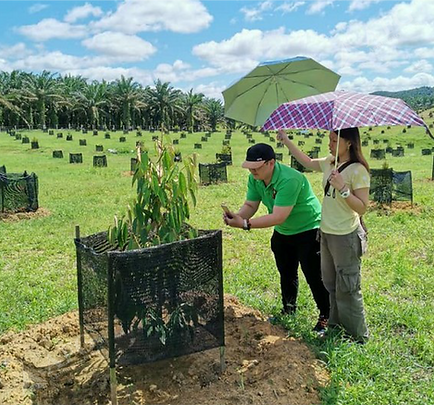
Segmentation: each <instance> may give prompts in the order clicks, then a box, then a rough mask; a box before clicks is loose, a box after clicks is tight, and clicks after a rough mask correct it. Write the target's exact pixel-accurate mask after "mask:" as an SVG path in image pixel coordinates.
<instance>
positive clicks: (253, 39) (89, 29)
mask: <svg viewBox="0 0 434 405" xmlns="http://www.w3.org/2000/svg"><path fill="white" fill-rule="evenodd" d="M433 21H434V1H432V0H408V1H400V0H397V1H385V0H347V1H342V0H341V1H338V0H310V1H297V0H295V1H242V0H237V1H226V0H209V1H200V0H118V1H88V2H78V1H50V0H49V1H16V0H15V1H0V24H1V28H2V35H1V37H0V70H3V71H8V72H9V71H11V70H14V69H18V70H23V71H26V72H35V73H37V72H40V71H42V70H44V69H45V70H49V71H51V72H53V73H55V72H57V73H59V74H62V75H64V74H72V75H81V76H82V77H85V78H87V79H88V80H89V81H91V80H99V81H100V80H102V79H105V80H107V81H112V80H115V79H117V78H119V77H120V76H121V75H124V76H126V77H130V76H131V77H133V78H134V79H135V80H136V81H137V82H139V83H141V84H142V85H152V84H153V83H154V81H155V80H156V79H161V80H162V81H168V82H170V83H171V85H172V86H173V87H175V88H179V89H182V90H184V91H187V90H189V89H191V88H193V89H194V91H196V92H202V93H204V94H205V95H207V96H209V97H215V98H222V96H221V91H222V90H224V89H225V88H226V87H227V86H229V85H230V84H231V83H232V82H233V81H234V80H236V79H237V78H239V77H241V76H243V75H244V74H245V73H247V72H249V71H250V70H252V69H253V68H254V67H255V66H256V65H257V64H258V63H259V62H261V61H264V60H275V59H288V58H292V57H295V56H307V57H311V58H313V59H315V60H317V61H318V62H320V63H322V64H323V65H325V66H327V67H328V68H330V69H332V70H334V71H335V72H337V73H339V74H340V75H341V76H342V77H341V80H340V83H339V85H338V88H340V89H345V90H351V91H359V92H363V93H368V92H373V91H376V90H388V91H396V90H405V89H410V88H415V87H420V86H434V73H433V63H434V23H433Z"/></svg>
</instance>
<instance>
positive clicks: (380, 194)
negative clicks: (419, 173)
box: [369, 169, 413, 204]
mask: <svg viewBox="0 0 434 405" xmlns="http://www.w3.org/2000/svg"><path fill="white" fill-rule="evenodd" d="M370 172H371V173H370V174H371V187H370V189H369V197H370V198H371V199H372V200H374V201H376V202H379V203H382V204H391V203H392V201H411V202H413V183H412V177H411V171H405V172H395V171H394V170H393V169H371V171H370Z"/></svg>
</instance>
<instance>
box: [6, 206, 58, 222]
mask: <svg viewBox="0 0 434 405" xmlns="http://www.w3.org/2000/svg"><path fill="white" fill-rule="evenodd" d="M50 214H51V212H50V211H49V210H47V209H46V208H38V209H37V210H36V211H35V212H0V221H3V222H17V221H22V220H27V219H36V218H43V217H47V216H48V215H50Z"/></svg>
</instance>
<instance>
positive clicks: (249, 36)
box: [193, 28, 337, 72]
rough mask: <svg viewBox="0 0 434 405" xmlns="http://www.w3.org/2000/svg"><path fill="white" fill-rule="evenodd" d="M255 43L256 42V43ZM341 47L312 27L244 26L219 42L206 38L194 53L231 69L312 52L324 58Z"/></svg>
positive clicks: (227, 69)
mask: <svg viewBox="0 0 434 405" xmlns="http://www.w3.org/2000/svg"><path fill="white" fill-rule="evenodd" d="M252 44H255V46H252ZM335 51H337V48H336V46H335V45H334V44H333V41H331V40H330V38H327V37H326V36H325V35H322V34H318V33H316V32H315V31H312V30H299V31H293V32H290V33H289V34H287V33H285V29H284V28H279V29H277V30H273V31H264V32H263V31H260V30H246V29H244V30H242V31H241V32H239V33H237V34H235V35H234V36H233V37H231V38H229V39H228V40H225V41H221V42H219V43H217V42H215V41H210V42H206V43H203V44H200V45H197V46H195V47H194V48H193V54H194V55H196V56H198V57H200V58H202V59H204V60H206V61H207V62H209V63H210V64H211V65H213V66H217V67H221V68H224V69H225V70H226V71H227V72H240V71H246V70H248V69H252V68H253V67H254V66H256V64H257V63H258V62H259V61H263V60H273V59H281V58H290V57H295V56H308V57H314V58H319V59H322V58H323V57H324V56H326V55H331V54H333V53H334V52H335Z"/></svg>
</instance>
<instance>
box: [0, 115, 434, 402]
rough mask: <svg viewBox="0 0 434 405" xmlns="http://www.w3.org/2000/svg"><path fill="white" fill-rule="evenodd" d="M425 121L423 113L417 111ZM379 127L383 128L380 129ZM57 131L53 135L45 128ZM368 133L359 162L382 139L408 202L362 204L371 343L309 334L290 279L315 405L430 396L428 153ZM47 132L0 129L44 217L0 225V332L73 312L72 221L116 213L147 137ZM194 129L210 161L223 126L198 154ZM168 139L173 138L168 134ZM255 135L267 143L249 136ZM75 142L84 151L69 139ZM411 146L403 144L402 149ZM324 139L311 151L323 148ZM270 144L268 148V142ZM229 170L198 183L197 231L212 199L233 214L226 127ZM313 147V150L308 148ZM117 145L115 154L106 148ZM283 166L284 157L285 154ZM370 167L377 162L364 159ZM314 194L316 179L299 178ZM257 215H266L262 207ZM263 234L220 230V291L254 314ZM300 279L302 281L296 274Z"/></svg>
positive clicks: (263, 267) (388, 133) (12, 167)
mask: <svg viewBox="0 0 434 405" xmlns="http://www.w3.org/2000/svg"><path fill="white" fill-rule="evenodd" d="M424 118H425V120H426V122H427V123H428V124H432V122H431V120H432V119H428V117H424ZM381 131H384V133H383V134H382V133H381ZM57 132H63V138H61V139H57V138H56V133H57ZM362 132H366V133H365V134H364V135H363V138H366V137H367V136H368V135H369V136H370V137H371V141H370V145H369V146H367V147H364V152H365V156H367V157H369V152H370V150H371V149H372V140H373V139H379V140H380V146H382V147H383V145H385V143H384V142H383V140H384V139H387V140H388V141H389V144H390V146H392V147H395V146H396V145H398V144H400V145H402V146H404V147H405V156H404V157H391V155H390V154H387V163H388V164H389V167H392V168H393V169H394V170H396V171H404V170H411V171H412V176H413V189H414V205H413V207H410V206H408V205H407V206H406V208H405V209H398V208H397V209H392V210H388V211H384V210H377V209H372V210H371V211H370V212H368V213H367V214H366V216H365V218H366V223H367V226H368V228H369V252H368V254H367V255H366V257H365V258H364V262H363V287H362V288H363V292H364V299H365V306H366V312H367V321H368V325H369V327H370V331H371V336H372V338H371V340H370V341H369V342H368V344H367V345H365V346H358V345H351V344H349V343H345V342H342V341H326V342H321V341H319V340H318V338H317V337H316V336H315V335H314V334H313V333H312V332H311V328H312V325H313V324H314V321H315V318H316V310H315V308H314V304H313V300H312V298H311V296H310V292H309V289H308V288H307V285H306V283H305V282H304V280H301V286H300V297H299V311H298V314H297V315H296V316H295V317H291V318H289V317H288V318H286V319H283V320H282V324H283V325H284V326H285V327H286V328H287V329H288V333H289V334H290V335H292V336H296V337H302V338H303V339H304V340H305V341H306V342H307V343H308V344H309V345H310V346H311V348H312V350H314V351H315V352H316V354H317V355H318V357H319V358H320V359H322V360H323V361H324V362H325V364H326V366H327V368H328V370H329V371H330V374H331V382H330V384H329V386H327V387H326V388H325V389H324V390H323V392H322V399H323V401H322V403H323V404H330V405H331V404H342V405H344V404H345V405H368V404H372V405H382V404H390V405H392V404H393V405H404V404H405V405H410V404H411V405H422V404H423V405H429V404H433V403H434V332H433V331H434V317H433V313H434V272H433V262H434V250H433V246H434V244H433V241H434V231H433V226H432V224H433V222H434V182H433V181H432V180H431V176H432V165H433V157H432V156H422V154H421V149H422V148H431V147H432V146H433V145H434V141H433V140H431V139H430V138H429V137H428V136H427V135H425V134H424V131H423V130H422V129H421V128H406V132H405V133H403V128H402V127H396V128H395V127H392V128H390V129H387V128H373V129H372V130H371V131H369V130H368V129H366V131H365V130H363V131H362ZM67 133H68V131H66V130H63V131H60V130H59V131H57V130H55V135H54V136H50V135H48V134H47V133H42V132H40V131H39V132H38V131H23V132H22V134H27V135H28V136H29V138H30V139H32V138H33V137H37V138H38V140H39V145H40V149H37V150H31V149H30V144H22V143H21V141H19V140H15V138H14V137H11V136H9V135H8V134H7V133H5V132H0V166H1V165H5V166H6V169H7V171H8V172H14V173H16V172H23V171H24V170H26V171H27V172H35V173H36V174H37V175H38V177H39V204H40V206H41V207H42V208H43V209H44V210H47V212H48V213H49V215H46V216H41V217H38V218H34V219H28V220H20V221H0V334H1V333H3V332H5V331H7V330H10V329H22V328H24V327H25V326H26V325H28V324H31V323H38V322H41V321H43V320H45V319H47V318H49V317H52V316H55V315H57V314H61V313H63V312H66V311H69V310H72V309H75V308H76V307H77V299H76V278H75V272H76V270H75V248H74V243H73V237H74V227H75V226H76V225H79V226H80V229H81V234H82V235H89V234H92V233H96V232H99V231H103V230H106V229H107V228H108V226H109V225H111V223H112V220H113V216H114V215H115V214H122V213H123V212H124V211H125V207H126V204H127V202H128V201H129V199H130V198H131V197H132V196H133V192H134V190H133V189H132V187H131V176H130V175H129V169H130V159H131V157H134V153H132V152H131V151H132V150H133V149H134V146H135V142H136V140H143V141H144V143H145V145H147V146H149V148H150V149H151V148H152V147H153V146H152V141H151V134H150V133H149V132H144V133H143V136H142V137H141V138H138V137H136V132H135V131H134V132H130V133H129V134H127V135H125V136H126V138H127V142H125V143H121V142H119V137H120V136H123V134H122V132H119V131H118V132H112V133H111V139H104V132H101V131H100V132H99V134H98V136H93V135H92V131H89V133H88V134H86V135H83V134H81V133H78V132H75V131H70V133H71V134H72V135H73V140H72V141H66V139H65V138H66V134H67ZM203 135H204V134H203V133H195V134H188V135H187V139H180V142H179V143H180V145H179V149H180V150H181V151H182V153H183V154H186V153H191V152H197V153H198V160H199V162H202V163H211V162H214V161H215V153H216V152H220V150H221V147H222V140H223V139H224V131H222V132H216V133H213V134H212V136H211V138H210V139H209V141H208V142H206V143H205V142H203V149H200V150H194V149H193V144H194V143H197V142H200V139H201V137H202V136H203ZM171 137H172V139H178V138H179V134H171ZM253 137H254V138H255V140H256V142H263V141H266V138H264V136H263V135H262V134H260V133H253ZM79 139H86V140H87V146H79ZM295 139H296V140H304V141H306V145H305V146H304V149H305V150H310V149H311V147H312V146H314V145H315V143H314V139H315V137H311V138H309V139H305V138H304V136H303V134H301V135H295ZM411 142H414V143H415V148H414V149H407V148H406V145H407V144H408V143H411ZM327 143H328V139H327V136H326V137H325V138H324V139H323V144H322V146H321V147H322V149H321V152H320V155H323V156H324V155H326V154H327V153H328V147H327ZM96 144H102V145H103V146H104V152H103V153H104V154H106V155H107V158H108V167H107V168H93V167H92V157H93V156H94V155H101V154H102V153H101V152H95V145H96ZM271 144H272V145H275V144H274V143H271ZM231 146H232V153H233V162H234V164H233V166H229V167H228V182H227V183H222V184H219V185H211V186H208V187H201V188H200V190H199V193H198V205H197V207H196V208H195V210H194V212H193V214H192V219H191V223H192V225H194V226H196V227H198V228H202V229H216V228H223V224H222V219H221V216H222V213H221V208H220V203H221V202H223V201H224V202H226V203H227V205H228V206H229V207H231V208H233V209H236V208H238V207H239V206H240V204H242V202H243V201H244V197H245V185H246V180H247V174H248V173H247V172H246V171H245V170H243V169H241V168H240V165H241V162H242V161H243V159H244V156H245V150H246V149H247V147H248V146H250V144H249V143H248V141H247V140H246V138H245V136H244V135H243V134H241V133H240V132H236V133H234V134H233V136H232V140H231ZM317 146H319V145H317ZM108 148H111V149H117V151H118V153H117V154H111V153H108V152H107V149H108ZM58 149H61V150H63V153H64V156H65V157H64V158H63V159H53V158H52V151H53V150H58ZM276 151H277V152H283V154H284V162H285V163H288V162H289V156H288V154H287V150H286V149H276ZM69 152H73V153H77V152H82V153H83V163H82V164H69V159H68V153H69ZM368 160H369V162H370V165H371V168H380V167H381V166H382V164H383V161H377V160H375V161H373V160H371V159H368ZM307 177H308V178H309V180H310V181H311V183H312V185H313V188H314V190H315V192H316V193H317V195H318V196H319V197H320V199H321V184H320V183H321V175H320V174H319V173H308V174H307ZM263 212H265V211H263ZM270 236H271V230H263V231H258V230H254V231H252V232H244V231H242V230H239V229H228V228H224V242H223V243H224V245H223V251H224V282H225V292H226V293H232V294H235V295H236V296H238V297H239V298H240V299H241V300H242V301H243V302H244V303H246V304H248V305H251V306H253V307H256V308H258V309H260V310H261V311H263V312H264V313H267V314H268V313H269V314H272V313H277V312H278V311H279V309H280V307H279V296H280V294H279V283H278V275H277V270H276V269H275V265H274V261H273V257H272V254H271V251H270V248H269V238H270ZM301 278H302V276H301Z"/></svg>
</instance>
